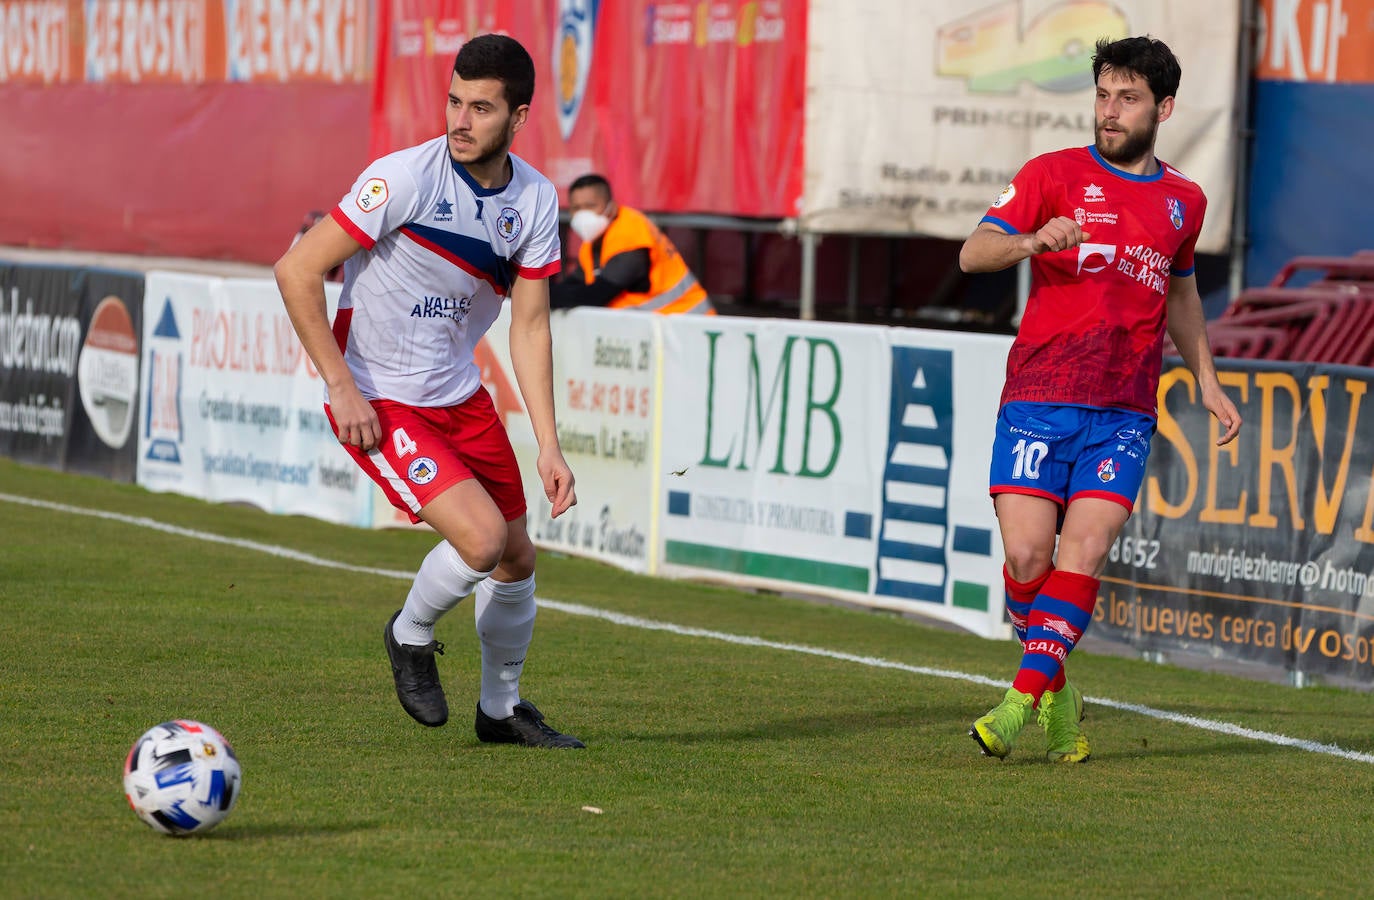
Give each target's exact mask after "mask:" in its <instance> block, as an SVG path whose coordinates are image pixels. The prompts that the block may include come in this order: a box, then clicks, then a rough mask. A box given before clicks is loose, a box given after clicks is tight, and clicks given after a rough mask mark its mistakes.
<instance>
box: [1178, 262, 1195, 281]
mask: <svg viewBox="0 0 1374 900" xmlns="http://www.w3.org/2000/svg"><path fill="white" fill-rule="evenodd" d="M1196 268H1197V264H1196V263H1194V264H1193V265H1191V266H1189V267H1188V268H1186V269H1174V271H1173V274H1175V275H1177V276H1178V277H1179V278H1187V277H1188V276H1189V275H1191V274H1193V270H1194V269H1196Z"/></svg>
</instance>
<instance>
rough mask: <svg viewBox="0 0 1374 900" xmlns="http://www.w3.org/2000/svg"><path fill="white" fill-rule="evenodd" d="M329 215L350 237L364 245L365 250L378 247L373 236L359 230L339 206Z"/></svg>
mask: <svg viewBox="0 0 1374 900" xmlns="http://www.w3.org/2000/svg"><path fill="white" fill-rule="evenodd" d="M329 215H330V217H331V218H332V219H333V220H334V221H335V222H338V223H339V227H340V228H342V229H343V230H344V231H346V232H348V236H349V237H351V238H353V240H355V241H357V242H358V243H360V244H362V245H363V249H364V250H371V249H372V248H373V247H375V246H376V245H377V242H376V241H374V240H373V239H372V235H370V234H368V233H367V232H366V231H363V230H362V229H361V228H359V227H358V226H357V225H356V224H355V223H354V221H353V220H352V219H350V218H349V217H348V213H346V212H344V211H343V210H341V209H339V208H338V207H337V206H336V207H334V208H333V209H331V210H330V211H329Z"/></svg>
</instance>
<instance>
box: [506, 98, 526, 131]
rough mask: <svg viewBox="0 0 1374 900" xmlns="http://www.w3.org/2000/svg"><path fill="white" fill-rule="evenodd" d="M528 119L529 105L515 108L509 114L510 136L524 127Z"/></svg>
mask: <svg viewBox="0 0 1374 900" xmlns="http://www.w3.org/2000/svg"><path fill="white" fill-rule="evenodd" d="M529 117H530V105H529V104H528V103H525V104H522V105H520V106H517V107H516V108H515V109H514V110H513V111H512V112H511V114H510V130H511V134H514V133H515V132H517V131H519V130H520V129H521V128H524V127H525V122H526V121H527V120H528V119H529Z"/></svg>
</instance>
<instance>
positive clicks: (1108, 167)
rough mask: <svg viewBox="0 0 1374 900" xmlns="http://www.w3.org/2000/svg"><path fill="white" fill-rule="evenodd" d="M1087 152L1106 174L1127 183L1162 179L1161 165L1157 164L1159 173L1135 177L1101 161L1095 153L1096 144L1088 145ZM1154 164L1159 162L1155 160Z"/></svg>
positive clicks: (1133, 174) (1100, 155) (1131, 173)
mask: <svg viewBox="0 0 1374 900" xmlns="http://www.w3.org/2000/svg"><path fill="white" fill-rule="evenodd" d="M1088 152H1089V153H1091V154H1092V155H1093V159H1095V160H1097V164H1098V165H1099V166H1101V167H1102V168H1104V169H1106V170H1107V171H1108V172H1111V173H1112V174H1113V175H1118V176H1120V177H1122V178H1124V179H1126V180H1127V181H1158V180H1159V179H1161V178H1163V177H1164V164H1163V163H1159V171H1158V172H1156V173H1154V174H1153V175H1136V174H1135V173H1133V172H1127V171H1126V170H1124V169H1118V168H1117V167H1116V166H1114V165H1112V164H1111V163H1109V162H1107V161H1106V160H1105V159H1103V158H1102V154H1101V153H1098V152H1097V145H1096V144H1089V145H1088ZM1155 162H1159V160H1158V159H1156V160H1155Z"/></svg>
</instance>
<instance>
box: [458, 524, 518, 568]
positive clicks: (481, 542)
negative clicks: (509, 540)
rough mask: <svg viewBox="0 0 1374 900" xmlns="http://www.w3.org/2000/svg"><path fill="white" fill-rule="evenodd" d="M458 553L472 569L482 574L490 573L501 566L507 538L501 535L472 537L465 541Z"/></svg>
mask: <svg viewBox="0 0 1374 900" xmlns="http://www.w3.org/2000/svg"><path fill="white" fill-rule="evenodd" d="M458 553H459V555H460V556H462V557H463V561H464V562H466V563H467V564H468V565H469V566H471V567H472V568H474V569H477V570H478V571H480V572H490V571H492V570H493V569H495V568H496V567H497V566H498V565H500V563H501V559H502V557H504V556H505V553H506V536H505V534H504V533H501V534H483V535H479V536H476V537H470V538H469V539H468V540H466V541H464V546H462V547H459V548H458Z"/></svg>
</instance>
